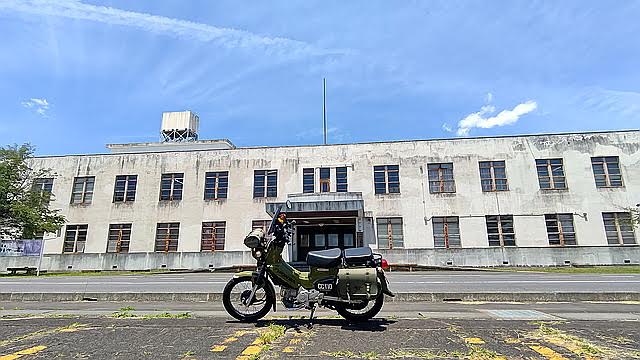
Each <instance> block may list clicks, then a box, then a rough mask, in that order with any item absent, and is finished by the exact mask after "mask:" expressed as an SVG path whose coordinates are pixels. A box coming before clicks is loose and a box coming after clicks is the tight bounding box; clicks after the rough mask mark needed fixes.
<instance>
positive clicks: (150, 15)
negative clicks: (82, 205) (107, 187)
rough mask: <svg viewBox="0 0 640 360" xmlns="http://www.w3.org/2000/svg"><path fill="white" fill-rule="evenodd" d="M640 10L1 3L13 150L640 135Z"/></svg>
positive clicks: (561, 5)
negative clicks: (196, 132)
mask: <svg viewBox="0 0 640 360" xmlns="http://www.w3.org/2000/svg"><path fill="white" fill-rule="evenodd" d="M638 19H640V1H625V0H617V1H615V2H608V1H586V0H575V1H569V0H567V1H532V0H527V1H517V0H512V1H488V0H487V1H452V0H443V1H428V0H423V1H370V0H369V1H349V2H345V1H290V0H286V1H269V2H261V1H237V0H230V1H207V0H202V1H177V0H171V1H161V0H154V1H104V2H103V1H89V0H84V1H76V0H66V1H63V0H56V1H17V0H3V1H1V2H0V34H2V38H3V40H2V41H0V54H2V56H0V94H1V95H2V96H0V107H1V108H2V114H1V115H0V139H2V141H0V144H11V143H23V142H30V143H32V144H34V145H36V146H37V148H38V153H39V154H66V153H87V152H88V153H94V152H105V149H104V144H106V143H123V142H138V141H156V140H157V139H158V138H159V126H160V119H161V113H162V112H163V111H175V110H183V109H191V110H193V111H195V112H196V113H198V114H199V115H200V119H201V126H200V137H201V138H205V139H213V138H229V139H231V140H232V141H233V142H234V143H235V144H236V145H238V146H252V145H294V144H314V143H320V142H321V141H322V78H323V77H326V78H327V92H328V96H327V104H328V119H329V128H330V131H329V132H330V133H329V141H330V142H333V143H344V142H360V141H379V140H396V139H416V138H442V137H458V136H491V135H507V134H526V133H540V132H565V131H587V130H610V129H628V128H638V127H640V21H638Z"/></svg>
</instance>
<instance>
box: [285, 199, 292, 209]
mask: <svg viewBox="0 0 640 360" xmlns="http://www.w3.org/2000/svg"><path fill="white" fill-rule="evenodd" d="M286 204H287V209H291V208H292V206H291V200H287V202H286Z"/></svg>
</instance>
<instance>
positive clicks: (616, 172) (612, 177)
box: [591, 156, 624, 188]
mask: <svg viewBox="0 0 640 360" xmlns="http://www.w3.org/2000/svg"><path fill="white" fill-rule="evenodd" d="M591 169H592V171H593V179H594V180H595V183H596V188H623V187H624V180H623V179H622V168H621V166H620V157H619V156H594V157H592V158H591ZM599 172H601V173H599Z"/></svg>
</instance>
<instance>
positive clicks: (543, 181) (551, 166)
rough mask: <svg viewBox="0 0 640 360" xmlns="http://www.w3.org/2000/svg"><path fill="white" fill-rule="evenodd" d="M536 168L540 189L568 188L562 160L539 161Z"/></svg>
mask: <svg viewBox="0 0 640 360" xmlns="http://www.w3.org/2000/svg"><path fill="white" fill-rule="evenodd" d="M536 168H537V170H538V183H539V184H540V189H542V190H561V189H566V188H567V181H566V180H565V177H564V164H563V163H562V159H538V160H536Z"/></svg>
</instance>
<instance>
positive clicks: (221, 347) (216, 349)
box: [211, 345, 227, 352]
mask: <svg viewBox="0 0 640 360" xmlns="http://www.w3.org/2000/svg"><path fill="white" fill-rule="evenodd" d="M226 348H227V347H226V346H225V345H214V346H213V347H212V348H211V352H223V351H224V350H225V349H226Z"/></svg>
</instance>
